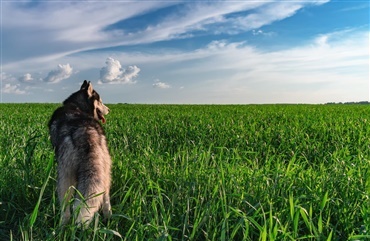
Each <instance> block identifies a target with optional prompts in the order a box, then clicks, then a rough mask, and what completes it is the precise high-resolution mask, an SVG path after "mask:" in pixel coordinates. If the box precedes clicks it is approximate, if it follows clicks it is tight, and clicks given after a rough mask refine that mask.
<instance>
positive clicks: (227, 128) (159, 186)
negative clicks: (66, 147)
mask: <svg viewBox="0 0 370 241" xmlns="http://www.w3.org/2000/svg"><path fill="white" fill-rule="evenodd" d="M57 106H58V105H55V104H1V105H0V115H1V116H0V118H1V119H0V121H1V122H0V129H1V130H0V131H1V135H0V170H1V175H0V188H1V189H0V240H90V241H93V240H121V239H122V240H252V241H254V240H370V198H369V195H370V106H367V105H244V106H243V105H241V106H237V105H235V106H212V105H210V106H201V105H200V106H196V105H195V106H187V105H185V106H182V105H119V104H118V105H109V107H110V108H111V110H112V111H111V113H110V114H109V115H108V116H107V123H106V124H105V125H104V128H105V130H106V135H107V138H108V142H109V149H110V152H111V156H112V159H113V170H112V177H113V183H112V189H111V196H112V197H111V199H112V200H111V202H112V209H113V214H114V215H113V217H112V219H111V220H110V221H108V223H102V221H101V218H100V217H97V218H96V219H95V221H94V222H93V223H92V224H91V225H90V227H89V229H88V230H85V231H81V230H79V229H77V228H76V227H75V226H74V225H73V224H71V225H68V226H66V227H64V228H61V226H60V206H59V203H58V201H57V197H56V190H55V189H56V181H55V178H56V173H55V166H56V164H55V163H54V155H53V150H52V148H51V144H50V141H49V139H48V138H49V137H48V130H47V122H48V120H49V118H50V116H51V114H52V112H53V110H54V109H55V108H56V107H57Z"/></svg>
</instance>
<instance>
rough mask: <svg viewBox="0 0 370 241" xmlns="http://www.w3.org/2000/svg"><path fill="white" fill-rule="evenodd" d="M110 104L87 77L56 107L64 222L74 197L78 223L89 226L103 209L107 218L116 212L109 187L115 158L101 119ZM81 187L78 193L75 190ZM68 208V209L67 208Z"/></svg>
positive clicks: (53, 130) (52, 127)
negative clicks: (112, 207) (105, 103)
mask: <svg viewBox="0 0 370 241" xmlns="http://www.w3.org/2000/svg"><path fill="white" fill-rule="evenodd" d="M108 112H109V108H108V107H106V106H105V105H104V104H103V103H102V100H101V98H100V96H99V94H98V93H97V92H96V91H95V90H94V89H93V87H92V84H91V83H90V81H89V82H87V81H86V80H85V81H84V82H83V84H82V86H81V88H80V90H79V91H77V92H75V93H73V94H72V95H71V96H69V97H68V98H67V99H66V100H65V101H64V102H63V106H61V107H59V108H58V109H56V110H55V111H54V113H53V115H52V117H51V119H50V121H49V132H50V139H51V143H52V145H53V147H54V151H55V156H56V161H57V163H58V167H57V172H58V179H57V192H58V198H59V201H60V203H61V206H62V209H64V210H62V222H63V224H65V223H67V222H68V221H69V219H70V217H71V210H70V209H71V207H70V202H71V198H72V197H74V202H73V210H74V211H75V212H76V215H77V216H76V223H77V224H79V225H84V226H86V225H88V224H89V223H90V222H91V221H92V219H93V217H94V214H95V213H96V212H98V211H99V209H100V208H102V211H103V215H104V217H105V218H109V217H110V216H111V215H112V211H111V205H110V197H109V190H110V185H111V157H110V155H109V151H108V146H107V141H106V137H105V133H104V130H103V128H102V126H101V124H100V121H101V122H103V123H105V118H104V115H106V114H108ZM75 190H77V192H75ZM63 207H64V208H63Z"/></svg>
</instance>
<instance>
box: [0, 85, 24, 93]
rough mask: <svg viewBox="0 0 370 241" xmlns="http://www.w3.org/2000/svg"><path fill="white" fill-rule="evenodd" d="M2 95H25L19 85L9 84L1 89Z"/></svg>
mask: <svg viewBox="0 0 370 241" xmlns="http://www.w3.org/2000/svg"><path fill="white" fill-rule="evenodd" d="M2 92H3V93H7V94H17V95H23V94H26V91H24V90H20V89H19V85H18V84H17V85H11V84H5V85H4V87H3V88H2Z"/></svg>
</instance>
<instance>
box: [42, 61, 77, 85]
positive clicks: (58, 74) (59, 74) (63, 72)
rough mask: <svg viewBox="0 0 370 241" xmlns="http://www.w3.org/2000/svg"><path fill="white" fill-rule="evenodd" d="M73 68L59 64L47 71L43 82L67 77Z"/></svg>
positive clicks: (58, 80)
mask: <svg viewBox="0 0 370 241" xmlns="http://www.w3.org/2000/svg"><path fill="white" fill-rule="evenodd" d="M72 71H73V68H72V67H71V66H70V65H69V64H66V65H62V64H59V65H58V66H57V69H55V70H52V71H50V72H49V74H48V76H47V77H46V78H44V81H45V82H49V83H58V82H60V81H61V80H64V79H68V78H69V77H70V76H71V75H72Z"/></svg>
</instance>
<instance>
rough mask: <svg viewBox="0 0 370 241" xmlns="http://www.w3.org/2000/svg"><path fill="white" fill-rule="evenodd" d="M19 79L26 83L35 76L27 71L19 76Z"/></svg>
mask: <svg viewBox="0 0 370 241" xmlns="http://www.w3.org/2000/svg"><path fill="white" fill-rule="evenodd" d="M18 80H19V81H20V82H26V83H27V82H28V83H29V82H31V81H32V80H33V78H32V75H31V74H29V73H27V74H25V75H23V76H21V77H19V78H18Z"/></svg>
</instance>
